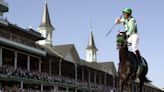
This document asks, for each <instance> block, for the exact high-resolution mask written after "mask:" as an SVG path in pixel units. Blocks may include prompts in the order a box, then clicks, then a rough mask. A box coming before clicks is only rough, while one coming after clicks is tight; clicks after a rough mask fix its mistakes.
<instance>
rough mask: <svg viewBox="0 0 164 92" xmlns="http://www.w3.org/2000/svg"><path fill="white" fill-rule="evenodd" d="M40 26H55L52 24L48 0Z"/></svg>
mask: <svg viewBox="0 0 164 92" xmlns="http://www.w3.org/2000/svg"><path fill="white" fill-rule="evenodd" d="M39 27H50V28H54V27H53V26H52V24H51V20H50V16H49V12H48V5H47V0H45V5H44V10H43V15H42V20H41V24H40V25H39Z"/></svg>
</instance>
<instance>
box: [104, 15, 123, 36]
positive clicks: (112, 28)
mask: <svg viewBox="0 0 164 92" xmlns="http://www.w3.org/2000/svg"><path fill="white" fill-rule="evenodd" d="M121 18H122V15H121V16H120V19H121ZM116 25H117V24H116V23H115V24H114V25H113V26H112V28H111V29H110V30H109V31H108V33H107V34H106V37H107V36H108V35H109V33H110V32H111V31H112V30H113V28H114V27H115V26H116Z"/></svg>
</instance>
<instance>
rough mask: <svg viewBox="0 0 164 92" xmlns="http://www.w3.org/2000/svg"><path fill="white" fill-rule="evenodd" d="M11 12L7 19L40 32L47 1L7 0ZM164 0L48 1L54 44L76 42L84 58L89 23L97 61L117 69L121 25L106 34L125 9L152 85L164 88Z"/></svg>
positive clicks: (7, 14)
mask: <svg viewBox="0 0 164 92" xmlns="http://www.w3.org/2000/svg"><path fill="white" fill-rule="evenodd" d="M6 1H7V2H8V3H9V8H10V9H9V13H6V14H5V17H7V18H8V20H9V21H10V22H11V23H14V24H17V25H19V26H20V27H23V28H28V27H30V26H31V27H33V28H34V29H37V27H38V25H39V24H40V22H41V17H42V12H43V5H44V0H6ZM163 3H164V1H163V0H48V7H49V13H50V17H51V22H52V25H53V26H54V27H55V28H56V30H55V31H54V32H53V44H54V45H61V44H70V43H73V44H74V45H75V46H76V49H77V51H78V53H79V56H80V57H81V58H82V59H85V48H86V47H87V43H88V36H89V27H90V20H91V19H92V28H93V34H94V39H95V44H96V47H97V48H98V52H97V55H98V56H97V59H98V62H102V61H114V63H115V65H116V66H117V63H118V51H117V49H116V42H115V40H116V39H115V38H116V37H115V36H116V34H117V31H118V30H123V27H122V25H117V26H116V27H115V28H114V29H113V31H112V32H111V34H109V36H108V37H107V38H106V37H105V35H106V33H107V32H108V30H109V29H110V28H111V27H112V25H113V24H114V21H115V18H116V17H118V16H120V15H121V10H122V9H123V8H125V7H130V8H132V9H133V16H134V18H135V19H136V20H137V23H138V29H139V34H140V43H139V48H140V51H141V54H142V55H143V56H144V57H145V58H146V60H147V62H148V64H149V72H148V77H149V79H151V80H152V81H153V84H155V85H156V86H158V87H160V88H163V87H164V79H163V78H164V73H163V72H162V71H163V70H164V67H163V65H164V59H163V58H164V54H163V52H164V48H163V47H164V41H163V39H164V36H163V35H164V31H163V27H164V23H163V22H164V17H163V16H164V12H163V9H164V5H163Z"/></svg>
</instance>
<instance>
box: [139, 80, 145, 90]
mask: <svg viewBox="0 0 164 92" xmlns="http://www.w3.org/2000/svg"><path fill="white" fill-rule="evenodd" d="M139 79H140V84H139V92H142V87H143V84H144V79H143V78H139Z"/></svg>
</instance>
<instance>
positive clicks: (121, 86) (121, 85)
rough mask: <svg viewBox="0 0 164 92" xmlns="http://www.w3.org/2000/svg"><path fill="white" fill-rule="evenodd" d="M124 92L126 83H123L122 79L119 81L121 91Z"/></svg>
mask: <svg viewBox="0 0 164 92" xmlns="http://www.w3.org/2000/svg"><path fill="white" fill-rule="evenodd" d="M123 90H124V83H123V81H122V80H121V79H120V80H119V91H120V92H123Z"/></svg>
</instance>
